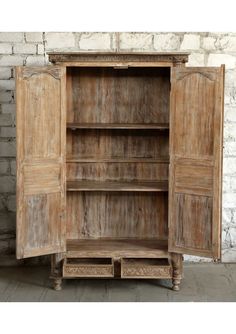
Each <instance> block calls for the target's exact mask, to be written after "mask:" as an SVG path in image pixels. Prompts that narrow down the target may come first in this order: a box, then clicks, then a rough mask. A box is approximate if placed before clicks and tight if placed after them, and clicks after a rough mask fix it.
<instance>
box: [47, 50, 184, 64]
mask: <svg viewBox="0 0 236 334" xmlns="http://www.w3.org/2000/svg"><path fill="white" fill-rule="evenodd" d="M48 55H49V61H50V62H52V63H60V62H139V61H141V62H171V63H186V62H187V61H188V56H189V53H167V52H166V53H161V52H159V53H158V52H155V53H154V52H150V53H142V52H139V53H137V52H136V53H135V52H133V53H122V52H119V53H118V52H113V53H112V52H110V53H105V52H104V53H102V52H101V53H94V52H93V53H92V52H87V53H85V52H83V53H82V52H71V53H68V52H67V53H63V52H62V53H58V52H55V53H54V52H50V53H48Z"/></svg>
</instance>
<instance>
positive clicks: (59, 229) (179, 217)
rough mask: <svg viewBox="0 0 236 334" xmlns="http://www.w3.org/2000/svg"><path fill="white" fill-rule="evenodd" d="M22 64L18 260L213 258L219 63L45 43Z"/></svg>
mask: <svg viewBox="0 0 236 334" xmlns="http://www.w3.org/2000/svg"><path fill="white" fill-rule="evenodd" d="M49 59H50V61H51V62H52V64H53V65H50V66H47V67H17V69H16V86H17V258H26V257H31V256H39V255H46V254H52V264H51V277H52V278H53V279H54V283H55V284H54V287H55V289H60V288H61V281H62V279H63V278H65V279H66V278H75V277H120V278H169V279H172V280H173V289H174V290H178V289H179V284H180V280H181V278H182V254H192V255H199V256H207V257H212V258H214V259H215V260H217V259H220V256H221V255H220V253H221V252H220V235H221V173H222V132H223V91H224V66H221V67H205V68H204V67H185V63H186V62H187V60H188V54H187V53H50V54H49Z"/></svg>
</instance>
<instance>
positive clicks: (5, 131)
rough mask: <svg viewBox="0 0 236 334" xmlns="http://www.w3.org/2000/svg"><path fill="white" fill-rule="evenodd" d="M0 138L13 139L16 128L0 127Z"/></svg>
mask: <svg viewBox="0 0 236 334" xmlns="http://www.w3.org/2000/svg"><path fill="white" fill-rule="evenodd" d="M0 137H3V138H5V137H11V138H14V137H16V128H15V127H12V126H5V127H1V129H0Z"/></svg>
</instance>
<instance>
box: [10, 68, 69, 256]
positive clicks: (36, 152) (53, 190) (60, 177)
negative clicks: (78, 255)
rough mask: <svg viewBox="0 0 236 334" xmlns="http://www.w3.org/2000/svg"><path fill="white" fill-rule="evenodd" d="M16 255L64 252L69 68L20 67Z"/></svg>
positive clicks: (17, 84) (17, 80)
mask: <svg viewBox="0 0 236 334" xmlns="http://www.w3.org/2000/svg"><path fill="white" fill-rule="evenodd" d="M16 92H17V113H16V114H17V258H25V257H30V256H38V255H44V254H52V253H59V252H62V251H65V247H66V243H65V231H66V226H65V204H66V198H65V191H66V188H65V149H66V137H65V136H66V109H65V108H66V100H65V92H66V69H65V68H63V67H59V66H55V67H32V68H29V67H28V68H27V67H17V68H16Z"/></svg>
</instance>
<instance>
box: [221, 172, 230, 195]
mask: <svg viewBox="0 0 236 334" xmlns="http://www.w3.org/2000/svg"><path fill="white" fill-rule="evenodd" d="M230 191H231V176H226V175H224V177H223V192H230Z"/></svg>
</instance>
